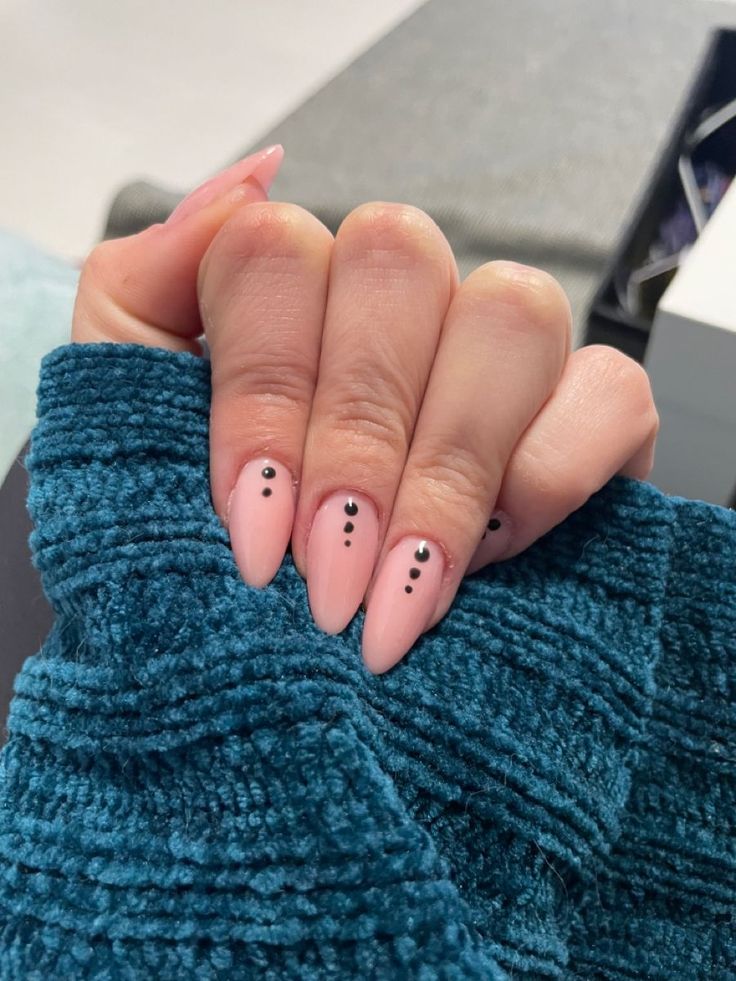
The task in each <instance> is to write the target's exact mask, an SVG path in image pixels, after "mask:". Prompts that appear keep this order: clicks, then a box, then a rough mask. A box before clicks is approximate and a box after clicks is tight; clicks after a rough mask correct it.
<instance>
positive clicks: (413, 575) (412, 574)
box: [409, 569, 422, 579]
mask: <svg viewBox="0 0 736 981" xmlns="http://www.w3.org/2000/svg"><path fill="white" fill-rule="evenodd" d="M421 574H422V573H421V570H420V569H409V578H410V579H418V578H419V577H420V576H421Z"/></svg>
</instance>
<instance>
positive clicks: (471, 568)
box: [465, 511, 512, 576]
mask: <svg viewBox="0 0 736 981" xmlns="http://www.w3.org/2000/svg"><path fill="white" fill-rule="evenodd" d="M511 533H512V528H511V519H510V518H509V516H508V514H506V512H505V511H494V512H493V514H492V515H491V517H490V518H489V519H488V524H487V525H486V530H485V531H484V532H483V537H482V538H481V540H480V543H479V545H478V547H477V548H476V550H475V552H474V553H473V557H472V559H471V560H470V564H469V565H468V568H467V569H466V570H465V575H466V576H469V575H471V574H472V573H473V572H477V571H478V569H482V568H483V566H484V565H488V563H489V562H495V561H496V560H497V559H498V558H499V557H500V556H502V555H503V554H504V553H505V552H506V551H507V549H508V547H509V544H510V543H511Z"/></svg>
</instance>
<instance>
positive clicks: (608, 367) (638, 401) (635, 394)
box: [577, 344, 659, 432]
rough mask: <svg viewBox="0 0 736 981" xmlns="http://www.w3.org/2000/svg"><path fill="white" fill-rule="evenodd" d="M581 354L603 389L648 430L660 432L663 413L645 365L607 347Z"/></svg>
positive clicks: (595, 347) (589, 348)
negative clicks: (612, 395)
mask: <svg viewBox="0 0 736 981" xmlns="http://www.w3.org/2000/svg"><path fill="white" fill-rule="evenodd" d="M577 355H578V357H581V358H583V359H584V362H585V364H586V368H587V370H588V371H591V372H592V373H593V374H594V375H597V376H598V379H599V384H600V385H601V387H603V388H604V390H608V391H613V392H615V394H616V395H617V396H619V397H620V398H621V399H622V401H624V402H625V404H626V407H627V409H628V411H630V412H632V413H633V415H634V416H635V418H636V419H637V420H639V421H640V422H642V423H643V424H644V425H645V427H646V428H647V431H651V430H654V431H655V432H657V431H658V429H659V414H658V412H657V409H656V407H655V404H654V395H653V394H652V384H651V380H650V378H649V375H648V373H647V370H646V368H644V366H643V365H642V364H640V363H639V362H638V361H635V360H634V359H633V358H630V357H629V356H628V355H627V354H624V353H623V351H620V350H619V349H618V348H615V347H610V346H609V345H607V344H589V345H586V346H585V347H582V348H580V350H579V351H578V352H577Z"/></svg>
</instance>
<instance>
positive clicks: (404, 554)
mask: <svg viewBox="0 0 736 981" xmlns="http://www.w3.org/2000/svg"><path fill="white" fill-rule="evenodd" d="M444 567H445V559H444V555H443V553H442V549H441V548H440V547H439V545H437V544H436V543H435V542H433V541H430V540H429V539H426V538H419V537H417V536H416V535H410V536H408V537H406V538H402V539H401V541H400V542H399V543H398V544H397V545H394V547H393V548H392V549H391V551H390V552H389V553H388V555H387V556H386V557H385V559H384V560H383V564H382V566H381V568H380V570H379V572H378V576H377V577H376V581H375V583H374V585H373V591H372V593H371V597H370V600H369V603H368V610H367V612H366V615H365V623H364V624H363V641H362V652H363V661H364V662H365V665H366V667H367V668H368V670H369V671H372V672H373V673H374V674H381V673H382V672H384V671H388V669H389V668H392V667H393V666H394V664H396V663H397V662H398V661H400V660H401V658H402V657H403V656H404V655H405V654H406V653H407V652H408V651H409V650H410V649H411V647H412V645H413V644H414V642H415V641H416V639H417V638H418V637H419V636H420V634H422V633H423V632H424V630H425V629H426V626H427V624H428V623H429V621H430V619H431V617H432V614H433V613H434V611H435V609H436V607H437V602H438V600H439V595H440V588H441V586H442V575H443V572H444Z"/></svg>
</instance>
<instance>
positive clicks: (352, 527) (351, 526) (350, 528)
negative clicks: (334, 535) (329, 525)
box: [343, 521, 355, 535]
mask: <svg viewBox="0 0 736 981" xmlns="http://www.w3.org/2000/svg"><path fill="white" fill-rule="evenodd" d="M354 530H355V525H354V524H353V522H352V521H346V522H345V527H344V528H343V531H344V532H345V534H346V535H349V534H350V532H351V531H354Z"/></svg>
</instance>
